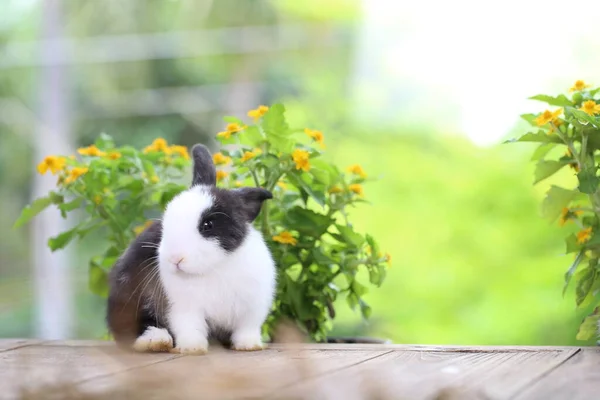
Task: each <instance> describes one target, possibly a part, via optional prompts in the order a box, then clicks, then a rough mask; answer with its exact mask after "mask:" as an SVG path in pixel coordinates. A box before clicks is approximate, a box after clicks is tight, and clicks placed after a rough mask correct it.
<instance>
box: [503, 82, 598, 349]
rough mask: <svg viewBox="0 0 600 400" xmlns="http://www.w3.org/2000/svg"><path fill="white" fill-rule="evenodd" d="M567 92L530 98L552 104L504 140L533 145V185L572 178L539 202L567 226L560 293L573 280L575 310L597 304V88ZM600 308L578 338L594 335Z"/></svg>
mask: <svg viewBox="0 0 600 400" xmlns="http://www.w3.org/2000/svg"><path fill="white" fill-rule="evenodd" d="M569 92H571V93H572V94H571V95H570V96H566V95H565V94H560V95H558V96H556V97H553V96H549V95H543V94H542V95H537V96H533V97H531V99H533V100H539V101H542V102H545V103H547V104H548V105H549V106H553V107H554V109H553V110H549V109H547V110H545V111H544V112H541V113H539V114H525V115H522V116H521V117H522V118H523V119H524V120H525V121H527V122H528V123H529V124H530V125H531V126H533V127H534V129H532V130H531V131H529V132H527V133H525V134H524V135H522V136H521V137H519V138H516V139H512V140H509V141H508V142H536V143H539V145H538V146H537V148H536V149H535V151H534V152H533V156H532V160H533V161H536V163H537V164H536V168H535V173H534V175H535V179H534V184H537V183H538V182H541V181H543V180H545V179H547V178H549V177H551V176H553V175H554V174H556V173H557V172H558V171H560V170H562V169H563V168H569V169H570V171H572V174H573V176H574V178H575V179H574V182H573V187H566V188H565V187H561V186H558V185H552V186H551V187H550V189H549V190H548V192H547V194H546V197H545V199H544V201H543V203H542V212H543V215H544V216H545V217H546V218H548V219H550V220H551V221H556V220H558V223H559V224H560V225H561V226H564V225H566V224H568V223H570V224H573V226H574V227H576V230H574V231H572V230H569V233H568V235H567V237H566V239H565V245H566V253H567V254H569V253H571V254H574V261H573V262H572V264H571V266H570V267H569V269H568V270H567V272H566V273H565V278H564V279H565V282H564V287H563V295H564V294H565V293H566V291H567V289H568V287H569V284H570V283H571V281H573V284H574V287H575V302H576V305H577V307H578V308H587V307H590V306H593V305H596V306H600V300H599V297H598V295H599V293H600V265H599V263H598V260H599V258H600V191H599V190H598V188H599V183H600V178H599V177H598V168H599V162H600V152H599V151H600V117H599V115H600V104H597V101H600V100H598V93H599V92H600V88H593V89H592V88H591V87H590V85H588V84H586V83H585V82H584V81H581V80H579V81H576V82H575V84H574V85H573V87H572V88H571V89H570V90H569ZM599 321H600V308H599V307H597V308H596V309H595V310H594V311H593V312H592V314H590V315H589V316H588V317H587V318H586V319H585V320H584V321H583V322H582V324H581V325H580V327H579V332H578V334H577V339H578V340H589V339H592V338H593V337H595V336H596V335H597V333H598V323H599Z"/></svg>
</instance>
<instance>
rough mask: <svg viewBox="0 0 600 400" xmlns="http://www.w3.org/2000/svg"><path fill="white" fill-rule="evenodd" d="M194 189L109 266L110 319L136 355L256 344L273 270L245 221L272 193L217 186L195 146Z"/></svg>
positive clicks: (203, 151)
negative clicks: (217, 343) (212, 344)
mask: <svg viewBox="0 0 600 400" xmlns="http://www.w3.org/2000/svg"><path fill="white" fill-rule="evenodd" d="M192 157H193V180H192V184H191V187H190V188H189V189H188V190H186V191H184V192H182V193H180V194H179V195H177V196H176V197H174V198H173V200H172V201H171V202H170V203H169V204H168V205H167V207H166V209H165V211H164V213H163V216H162V220H161V221H156V222H154V223H153V224H152V225H151V226H150V227H148V228H147V229H146V230H145V231H144V232H142V233H141V234H140V235H139V236H138V237H137V238H136V239H135V240H134V241H133V242H132V243H131V244H130V246H129V248H128V249H127V250H126V251H125V252H124V253H123V254H122V255H121V257H120V258H119V260H118V261H117V262H116V264H115V266H114V268H113V269H112V270H111V273H110V277H109V281H110V294H109V298H108V310H107V322H108V326H109V329H110V332H111V333H112V335H113V337H114V339H115V341H116V342H117V343H118V344H119V345H122V346H127V347H133V349H134V350H137V351H171V352H176V353H188V354H203V353H206V352H207V350H208V339H209V338H217V339H219V340H221V341H227V342H230V343H231V346H232V348H233V349H235V350H247V351H249V350H260V349H262V348H263V344H262V340H261V327H262V324H263V323H264V321H265V319H266V317H267V315H268V313H269V311H270V309H271V305H272V301H273V297H274V292H275V284H276V270H275V264H274V262H273V258H272V256H271V253H270V251H269V249H268V247H267V245H266V243H265V241H264V239H263V237H262V235H261V234H260V233H259V231H258V230H256V229H255V228H254V227H253V226H252V222H253V221H254V220H255V219H256V217H257V216H258V214H259V213H260V210H261V206H262V203H263V201H265V200H267V199H270V198H272V194H271V193H270V192H269V191H268V190H265V189H261V188H251V187H245V188H239V189H232V190H227V189H221V188H217V187H216V170H215V165H214V163H213V159H212V156H211V154H210V152H209V150H208V149H207V148H206V147H205V146H203V145H201V144H197V145H195V146H194V147H193V148H192Z"/></svg>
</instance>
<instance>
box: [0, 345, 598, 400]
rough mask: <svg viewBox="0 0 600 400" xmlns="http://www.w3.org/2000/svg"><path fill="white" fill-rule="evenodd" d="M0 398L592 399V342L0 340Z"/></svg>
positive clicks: (594, 365)
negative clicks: (136, 346) (239, 348)
mask: <svg viewBox="0 0 600 400" xmlns="http://www.w3.org/2000/svg"><path fill="white" fill-rule="evenodd" d="M52 385H54V386H52ZM23 387H28V388H29V389H27V390H26V393H24V392H23V391H22V388H23ZM67 394H69V395H70V396H71V397H68V396H67ZM84 394H87V397H85V396H84ZM53 396H54V397H53ZM0 398H1V399H5V398H6V399H13V398H23V399H29V400H31V399H62V398H69V399H79V398H85V399H111V400H118V399H151V398H152V399H240V398H254V399H284V398H285V399H291V398H294V399H344V400H349V399H568V400H576V399H585V400H593V399H600V348H593V347H587V348H581V347H451V346H410V345H316V344H301V345H300V344H285V345H283V344H278V345H272V346H270V347H269V349H267V350H264V351H260V352H248V353H240V352H233V351H230V350H225V349H222V348H219V347H211V349H210V352H209V354H208V355H204V356H182V355H176V354H169V353H160V354H133V353H124V352H121V351H119V350H117V349H116V347H115V345H114V344H113V343H112V342H93V341H72V342H69V341H66V342H64V341H63V342H56V341H54V342H53V341H49V342H42V341H32V340H0Z"/></svg>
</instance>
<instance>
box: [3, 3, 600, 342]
mask: <svg viewBox="0 0 600 400" xmlns="http://www.w3.org/2000/svg"><path fill="white" fill-rule="evenodd" d="M386 4H389V3H386V2H383V1H380V0H378V1H374V0H373V1H358V0H335V1H327V2H321V1H317V0H310V1H304V2H297V1H293V0H273V1H268V0H220V1H218V2H217V1H208V0H198V1H191V0H190V1H186V0H152V1H148V0H102V1H101V0H62V1H58V0H28V1H17V0H4V5H3V7H4V9H3V11H2V13H1V15H0V232H2V240H1V241H0V337H34V336H40V335H42V336H43V332H45V331H44V328H43V327H41V326H40V324H42V322H41V321H42V319H41V318H40V315H39V308H38V307H37V306H36V305H37V304H38V303H39V301H40V300H39V297H38V296H37V295H36V293H37V292H36V291H39V287H38V289H36V286H35V285H34V284H33V282H34V274H35V269H34V267H33V263H34V260H33V258H32V253H33V244H32V240H31V236H32V235H31V232H32V231H31V230H30V229H29V230H28V229H27V228H23V229H19V230H12V228H11V227H12V224H13V223H14V220H15V218H16V216H17V215H18V213H19V212H20V209H21V208H22V207H23V206H24V205H25V204H27V203H28V202H29V201H30V200H31V197H32V195H33V187H34V184H35V181H34V176H35V165H36V164H37V162H38V161H39V159H38V158H37V154H38V153H36V152H35V151H34V149H35V147H36V143H39V141H40V136H39V135H42V134H44V133H41V132H43V131H41V130H40V125H43V124H44V121H41V120H40V113H41V111H40V110H43V109H44V107H48V106H49V104H45V102H46V103H48V102H50V103H52V104H53V105H56V104H62V105H63V106H65V107H67V109H68V113H67V115H68V116H67V117H66V119H65V120H66V121H68V124H67V126H68V131H69V132H68V135H67V133H66V132H65V135H66V136H65V138H64V139H65V142H66V143H68V144H69V145H70V148H76V147H78V146H84V145H88V144H90V143H91V142H92V141H93V139H94V138H95V137H96V136H97V135H98V134H100V133H101V132H106V133H108V134H110V135H112V136H113V137H115V138H116V140H117V141H118V143H119V144H133V145H137V146H142V145H146V144H148V143H150V142H151V141H152V140H153V139H154V138H155V137H158V136H161V137H164V138H166V139H167V140H168V141H169V142H174V143H179V144H183V145H188V146H189V145H192V144H194V143H196V142H204V143H207V144H209V145H211V146H213V148H215V146H216V144H215V142H214V141H213V140H212V138H213V136H214V134H215V133H216V132H217V131H218V130H221V128H222V125H223V123H222V120H221V118H222V116H223V115H236V116H239V117H245V113H246V111H247V110H249V109H251V108H255V107H256V106H257V105H259V104H272V103H273V102H283V103H284V104H285V105H286V108H287V110H288V112H287V115H288V117H289V119H290V122H291V125H293V126H297V127H305V126H306V127H310V128H313V129H319V130H321V131H323V133H324V134H325V141H326V144H327V157H328V158H329V159H330V160H333V161H335V162H336V163H339V165H340V166H342V167H344V166H346V165H350V164H355V163H359V164H361V165H362V166H363V167H364V169H365V170H366V171H367V173H368V174H369V176H370V177H377V178H378V180H377V181H374V182H372V183H369V184H367V185H365V195H366V198H367V199H368V200H369V201H371V202H372V205H363V206H361V207H360V208H357V209H355V210H354V211H353V213H352V217H353V218H354V220H355V221H356V225H357V226H358V229H359V230H361V231H364V232H369V233H371V234H372V235H373V236H375V237H376V238H377V239H378V240H379V242H380V244H381V246H382V248H384V249H385V250H387V251H389V253H391V255H392V266H391V268H390V269H389V275H388V278H387V280H386V281H385V283H384V285H383V286H382V287H381V288H379V289H376V288H370V292H369V294H368V295H367V296H366V300H367V301H368V302H369V303H370V305H371V306H372V307H373V314H372V318H371V320H370V321H369V322H368V323H366V322H364V321H361V319H360V316H359V313H358V312H356V313H354V312H352V311H351V310H349V309H348V308H347V306H346V304H345V302H344V300H343V299H340V303H339V305H338V318H337V319H336V321H335V324H334V326H335V327H334V332H333V333H332V334H334V335H371V336H377V337H383V338H389V339H392V340H393V341H395V342H397V343H423V344H425V343H426V344H472V345H477V344H480V345H485V344H530V345H568V344H582V343H581V342H577V341H576V340H575V334H576V332H577V327H578V325H579V322H580V321H581V320H582V318H583V316H584V315H585V312H586V311H587V310H579V311H576V310H575V303H574V300H573V298H572V295H571V293H570V292H569V293H568V294H567V296H565V297H564V298H563V296H562V285H563V274H564V272H565V271H566V270H567V269H568V267H569V264H570V262H571V259H570V258H569V257H567V256H565V255H564V254H563V253H564V244H563V238H564V237H565V236H566V232H567V231H568V230H569V229H571V228H570V227H569V226H567V227H564V228H560V227H558V226H557V225H556V224H550V223H549V222H548V221H545V220H543V219H542V218H541V216H540V212H539V205H540V202H541V200H542V199H543V196H544V193H545V191H546V190H547V188H548V185H549V182H542V183H541V184H539V185H538V186H536V187H534V186H532V181H533V166H532V164H531V163H530V162H529V157H530V152H531V151H532V149H533V148H532V147H531V146H529V145H527V144H511V145H508V144H501V143H502V141H503V140H505V139H506V138H509V137H512V136H515V135H517V134H518V133H520V132H522V130H523V129H525V128H526V127H525V126H524V125H523V124H521V123H520V122H519V114H522V113H527V112H535V111H538V110H539V107H540V106H539V105H537V104H533V103H532V102H526V98H527V97H528V96H531V95H535V94H538V92H539V93H542V92H549V94H554V93H555V92H557V91H565V90H566V89H568V87H570V85H571V83H572V82H573V81H574V80H575V79H590V80H592V81H593V77H594V75H593V71H595V69H593V67H594V66H595V65H597V63H596V61H597V59H596V58H594V57H595V56H591V55H589V54H587V53H584V52H578V49H579V48H580V46H581V45H582V44H581V41H580V39H581V37H583V36H585V33H586V32H585V31H583V30H582V31H575V30H572V31H569V32H567V33H565V36H564V37H565V38H566V39H564V43H560V44H555V47H556V46H564V47H565V48H568V49H571V48H573V49H574V50H573V54H571V55H570V57H572V58H571V59H572V61H571V64H569V65H563V64H557V65H554V66H553V68H546V69H544V70H543V71H542V70H541V69H540V70H536V69H535V68H534V67H533V66H531V65H528V66H523V64H527V63H529V62H530V60H531V59H532V58H535V57H534V54H532V53H531V49H532V47H535V45H534V44H533V42H534V41H535V40H538V39H539V37H537V36H529V37H527V36H526V37H525V38H523V36H522V34H523V32H524V31H522V32H513V31H511V32H505V31H502V30H496V31H494V30H493V29H492V28H493V27H492V28H490V30H488V31H487V35H488V37H487V38H481V37H480V38H479V40H482V41H484V42H486V43H488V44H490V42H491V43H492V44H493V45H495V52H498V53H500V54H499V55H498V54H496V53H494V58H492V59H489V60H485V59H484V58H485V57H481V54H479V55H477V54H472V53H473V51H472V49H473V48H478V45H479V43H477V42H474V41H472V40H466V41H461V40H459V39H460V38H463V39H464V38H469V37H471V36H472V35H470V34H471V33H472V32H474V31H472V30H471V29H477V28H478V27H480V24H485V23H488V22H490V19H489V18H492V17H490V15H489V14H488V12H483V11H482V10H477V9H475V10H473V12H474V13H475V15H477V17H476V18H475V19H472V20H473V21H474V22H473V23H472V24H471V25H465V26H463V28H461V29H462V30H460V31H459V30H457V31H452V30H450V31H449V30H447V26H446V25H444V24H445V22H444V21H441V20H439V19H436V18H434V19H433V20H432V21H430V22H431V24H430V25H427V26H423V27H421V24H419V21H422V20H423V18H432V17H430V16H426V15H425V11H426V10H425V8H424V6H420V7H421V8H419V6H417V5H414V4H408V3H407V4H404V5H403V4H398V5H396V6H389V5H388V6H386ZM441 4H442V2H440V5H441ZM544 4H545V3H544ZM386 7H391V9H389V8H386ZM531 7H533V6H531ZM596 7H597V6H596ZM551 8H552V7H549V9H551ZM478 12H480V14H477V13H478ZM504 12H505V13H506V15H508V16H509V17H510V18H513V19H514V21H519V20H520V19H521V18H523V15H522V14H523V13H526V12H527V10H525V9H517V8H511V7H507V9H505V10H504ZM590 14H593V13H590ZM55 17H56V18H57V19H55V20H53V18H55ZM457 17H458V16H457ZM465 18H466V17H465ZM469 18H471V17H469ZM449 19H450V20H453V21H454V22H455V25H454V26H455V27H456V26H460V25H461V23H460V21H458V22H457V20H455V19H453V18H449ZM499 19H500V20H502V21H503V26H507V20H506V19H502V18H499ZM465 21H466V20H465ZM540 21H542V22H543V21H544V19H543V18H540ZM463 22H464V21H463ZM508 25H510V24H508ZM579 25H582V26H584V25H585V24H579ZM498 26H499V25H498ZM590 26H593V24H592V25H590ZM456 29H459V28H458V27H456ZM515 29H516V28H515ZM571 29H574V28H571ZM582 29H583V28H582ZM52 31H55V32H58V34H57V35H59V38H58V39H55V40H54V41H53V40H50V41H42V39H43V37H42V36H43V35H44V34H46V35H47V34H48V32H52ZM480 34H483V33H481V32H480ZM432 35H433V36H437V37H440V36H444V37H445V38H444V37H442V38H441V41H440V43H438V44H437V45H436V46H437V47H436V46H433V45H432V41H431V37H432ZM519 35H521V36H519ZM532 35H533V34H532ZM517 37H518V40H517V39H515V38H517ZM588 37H589V36H588ZM528 41H529V42H528ZM522 42H524V43H528V44H523V45H520V43H522ZM574 43H577V46H579V47H577V46H576V47H572V46H574ZM497 45H500V46H497ZM48 46H50V47H48ZM52 46H55V47H56V46H58V47H56V48H62V49H63V50H64V51H57V52H56V53H53V51H48V49H49V48H53V47H52ZM61 46H64V47H61ZM511 46H513V47H511ZM518 46H522V47H518ZM540 46H541V45H540ZM44 48H45V49H46V56H43V55H41V54H43V53H44V52H43V50H44ZM511 49H513V50H514V52H513V53H511ZM482 51H483V52H485V51H486V50H485V48H484V49H483V50H482ZM48 54H50V55H48ZM469 54H472V58H471V59H469V58H467V55H469ZM490 54H491V53H490ZM554 54H560V48H559V49H558V50H557V51H555V52H554ZM453 56H456V58H454V57H453ZM44 57H46V58H44ZM48 57H49V58H48ZM61 57H62V58H61ZM525 57H527V59H526V58H525ZM500 59H501V60H503V61H502V63H500V64H498V62H497V61H498V60H500ZM49 60H50V61H49ZM57 60H58V61H57ZM532 62H537V63H542V64H540V65H545V66H549V64H550V63H549V62H548V61H547V60H546V61H545V64H544V61H543V60H534V61H532ZM515 63H518V64H519V65H521V66H522V68H516V67H515ZM492 65H493V66H494V69H491V68H492V67H491V66H492ZM57 66H58V67H57ZM488 67H489V68H488ZM53 68H55V69H54V70H53V71H54V72H56V71H59V72H58V73H59V74H62V75H61V76H62V77H63V78H64V80H65V82H66V83H65V82H62V86H60V85H59V86H51V88H55V89H56V88H62V89H61V90H58V91H56V90H55V91H54V92H52V96H50V97H44V96H42V95H41V91H42V90H43V87H44V84H45V83H44V79H55V78H56V76H54V75H50V78H48V76H44V74H43V71H44V70H45V71H46V72H48V70H52V69H53ZM486 68H487V69H486ZM53 77H54V78H53ZM46 83H47V82H46ZM54 83H56V82H54ZM595 83H600V81H598V82H595ZM58 134H59V135H60V134H61V133H58ZM571 179H572V176H571V175H570V173H569V171H567V170H565V171H563V172H562V173H561V174H559V175H558V176H557V177H556V178H555V181H559V182H561V183H563V184H566V185H569V184H570V180H571ZM99 241H102V237H98V236H96V237H93V236H92V237H89V238H86V240H85V241H83V242H76V243H75V244H73V245H71V246H70V248H69V254H70V255H71V256H72V262H71V263H70V264H71V265H72V267H71V269H70V272H71V276H70V281H71V286H72V288H73V293H72V295H73V298H74V302H73V305H74V306H73V319H72V320H73V324H72V326H71V327H70V329H69V330H66V331H65V330H62V332H66V333H65V334H67V335H68V336H70V337H77V338H94V337H97V336H99V335H102V334H103V333H104V330H103V328H104V325H103V324H104V304H103V301H102V299H99V298H97V297H95V296H93V295H91V294H89V293H88V291H87V264H86V257H87V256H89V254H90V252H91V251H92V250H93V249H94V247H95V246H97V245H98V243H99ZM42 263H43V262H42ZM365 281H366V280H365ZM51 308H52V307H51V305H50V309H51ZM47 317H48V316H47ZM49 319H50V322H48V321H47V320H46V322H45V323H46V324H47V323H50V324H51V323H52V315H50V316H49ZM59 331H60V329H59Z"/></svg>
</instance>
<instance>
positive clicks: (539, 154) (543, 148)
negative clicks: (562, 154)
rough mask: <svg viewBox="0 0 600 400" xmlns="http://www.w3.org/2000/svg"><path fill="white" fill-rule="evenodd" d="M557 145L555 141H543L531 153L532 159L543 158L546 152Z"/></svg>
mask: <svg viewBox="0 0 600 400" xmlns="http://www.w3.org/2000/svg"><path fill="white" fill-rule="evenodd" d="M555 147H556V144H554V143H542V144H540V145H539V146H538V148H537V149H535V151H534V152H533V154H532V155H531V161H538V160H542V159H543V158H544V157H545V156H546V154H548V153H549V152H550V151H551V150H552V149H554V148H555Z"/></svg>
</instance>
